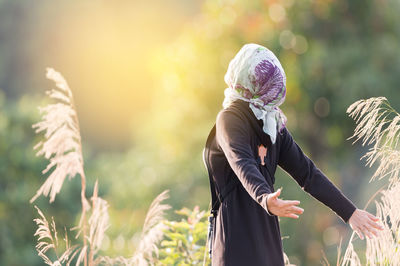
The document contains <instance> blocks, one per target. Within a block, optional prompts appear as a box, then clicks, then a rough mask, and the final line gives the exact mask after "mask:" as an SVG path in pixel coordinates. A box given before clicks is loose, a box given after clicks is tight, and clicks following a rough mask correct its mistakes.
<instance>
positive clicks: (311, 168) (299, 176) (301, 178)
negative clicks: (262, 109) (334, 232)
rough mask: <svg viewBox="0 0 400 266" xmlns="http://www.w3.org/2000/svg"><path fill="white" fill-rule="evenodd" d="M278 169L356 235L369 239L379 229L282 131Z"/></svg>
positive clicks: (287, 133)
mask: <svg viewBox="0 0 400 266" xmlns="http://www.w3.org/2000/svg"><path fill="white" fill-rule="evenodd" d="M278 164H279V166H280V167H282V169H284V170H285V171H286V172H287V173H289V174H290V175H291V176H292V177H293V178H294V179H295V180H296V182H297V183H298V184H299V185H300V186H301V187H302V189H303V190H304V191H306V192H308V193H309V194H311V195H312V196H313V197H314V198H316V199H317V200H319V201H320V202H322V203H323V204H325V205H326V206H328V207H329V208H330V209H332V210H333V211H334V212H336V214H337V215H338V216H339V217H340V218H342V220H343V221H344V222H345V223H348V224H350V226H351V227H352V228H353V230H355V231H356V232H357V234H358V235H359V236H360V238H361V239H362V235H361V232H360V231H363V232H364V233H365V234H366V235H368V236H372V235H371V233H374V234H375V233H376V232H375V230H374V228H377V229H380V225H378V224H377V223H376V221H377V219H376V217H375V216H373V215H372V214H370V213H367V212H366V211H362V210H360V209H358V208H357V207H356V206H355V205H354V203H353V202H352V201H351V200H349V199H348V198H347V197H346V196H345V195H344V194H343V193H342V192H341V191H340V190H339V189H338V188H337V187H336V186H335V185H334V184H333V183H332V182H331V181H330V180H329V179H328V178H327V177H326V176H325V174H324V173H323V172H322V171H321V170H320V169H318V168H317V167H316V165H315V164H314V162H313V161H312V160H311V159H310V158H308V157H307V156H306V155H305V154H304V153H303V151H302V150H301V148H300V147H299V146H298V145H297V143H296V142H295V141H294V139H293V137H292V136H291V134H290V132H289V131H288V130H287V129H286V128H284V129H283V132H282V142H281V147H280V152H279V162H278Z"/></svg>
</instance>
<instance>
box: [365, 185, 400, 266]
mask: <svg viewBox="0 0 400 266" xmlns="http://www.w3.org/2000/svg"><path fill="white" fill-rule="evenodd" d="M381 194H382V197H381V200H380V202H378V201H375V203H376V209H377V217H379V218H380V219H381V220H382V221H383V227H384V230H382V231H380V233H379V237H376V238H372V239H369V238H367V249H366V258H367V262H368V263H369V264H370V265H400V252H399V249H400V233H399V232H400V183H397V184H396V185H394V186H392V187H390V188H389V189H387V190H385V191H384V192H381ZM382 217H383V219H382Z"/></svg>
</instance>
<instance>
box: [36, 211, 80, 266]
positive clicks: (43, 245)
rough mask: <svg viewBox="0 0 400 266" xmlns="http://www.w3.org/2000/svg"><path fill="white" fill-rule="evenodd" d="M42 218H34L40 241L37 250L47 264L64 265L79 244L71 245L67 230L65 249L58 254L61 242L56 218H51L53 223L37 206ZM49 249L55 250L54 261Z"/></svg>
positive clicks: (69, 260) (71, 257)
mask: <svg viewBox="0 0 400 266" xmlns="http://www.w3.org/2000/svg"><path fill="white" fill-rule="evenodd" d="M35 208H36V210H37V212H38V214H39V216H40V218H36V219H34V222H36V224H37V226H38V229H37V230H36V232H35V234H34V236H37V237H38V239H37V241H38V243H37V244H36V250H37V252H38V255H39V256H40V257H41V258H42V259H43V261H44V262H45V263H46V264H47V265H62V264H63V263H67V265H69V263H70V262H71V260H72V259H73V257H74V256H72V253H73V252H74V251H75V250H76V248H77V246H76V245H75V246H71V245H70V243H69V241H68V235H67V232H65V238H64V241H65V251H64V252H63V253H62V254H61V256H59V255H58V248H59V243H58V237H57V229H56V224H55V222H54V218H53V217H52V218H51V224H49V222H48V221H47V219H46V217H45V216H44V214H43V213H42V211H41V210H40V209H39V208H38V207H37V206H35ZM49 250H53V251H54V253H55V255H56V257H57V260H55V261H52V260H51V259H50V258H49V257H48V256H47V255H46V253H47V252H48V251H49Z"/></svg>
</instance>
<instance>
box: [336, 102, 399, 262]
mask: <svg viewBox="0 0 400 266" xmlns="http://www.w3.org/2000/svg"><path fill="white" fill-rule="evenodd" d="M347 113H349V115H350V117H352V118H354V119H355V120H356V123H357V127H356V129H355V130H354V134H353V136H351V137H350V138H349V139H351V138H356V140H355V141H354V142H356V141H358V140H362V145H365V144H367V145H370V144H374V145H373V146H372V148H370V149H369V151H368V152H367V153H366V154H365V155H364V156H363V157H361V158H367V166H369V167H371V166H372V165H373V164H374V163H375V162H377V161H378V164H379V165H378V167H377V170H376V171H375V173H374V175H373V176H372V178H371V179H370V182H371V181H372V180H374V179H375V178H378V179H382V178H384V177H385V176H389V178H388V184H387V189H384V187H386V186H384V187H383V188H381V189H380V190H378V191H377V192H376V193H375V194H374V195H373V196H372V197H371V199H370V200H369V201H368V203H367V205H366V206H368V204H369V202H370V201H371V200H372V199H373V198H374V197H375V196H376V195H377V194H378V192H379V193H380V194H382V195H383V196H382V197H381V199H380V201H375V204H376V209H377V214H376V216H377V217H378V218H379V219H380V220H381V221H383V226H384V230H383V231H380V232H379V233H378V236H377V237H374V238H372V239H370V238H366V244H367V245H366V246H367V247H366V260H367V264H368V265H400V254H399V252H398V250H399V248H400V236H399V232H400V182H399V181H400V180H399V171H400V153H399V146H398V141H399V137H400V114H399V113H398V112H397V111H396V110H395V109H393V108H392V107H391V106H390V104H389V102H388V101H387V99H386V98H385V97H375V98H370V99H366V100H359V101H357V102H355V103H353V104H352V105H351V106H350V107H349V108H348V109H347ZM364 209H366V207H365V208H364ZM354 235H355V234H354V232H353V234H352V236H351V237H350V240H349V245H348V247H347V249H346V252H345V254H344V258H343V263H342V265H351V266H353V265H360V260H359V258H358V256H357V254H356V252H355V251H354V248H353V244H352V239H353V236H354Z"/></svg>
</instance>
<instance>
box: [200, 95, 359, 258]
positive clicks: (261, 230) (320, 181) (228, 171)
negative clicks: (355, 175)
mask: <svg viewBox="0 0 400 266" xmlns="http://www.w3.org/2000/svg"><path fill="white" fill-rule="evenodd" d="M260 144H263V145H264V146H265V147H267V155H266V157H265V165H261V164H260V161H261V160H260V157H259V154H258V153H259V152H258V147H259V145H260ZM208 163H209V165H210V168H211V172H212V175H213V177H214V181H215V183H216V185H217V188H218V189H219V191H221V190H222V189H223V187H224V186H225V185H226V184H227V182H228V180H229V179H232V178H238V179H239V181H240V184H239V185H237V186H236V187H235V189H234V190H232V192H230V194H229V195H228V196H227V197H226V198H225V200H224V202H223V203H222V204H221V206H220V208H219V210H218V214H217V219H216V222H215V233H214V237H213V239H211V241H212V244H213V245H212V246H213V249H212V265H214V266H217V265H218V266H219V265H228V266H234V265H252V266H258V265H260V266H261V265H263V266H264V265H271V266H279V265H284V260H283V247H282V240H281V234H280V227H279V221H278V217H277V216H276V215H273V214H271V213H269V212H268V210H267V202H266V197H267V194H268V193H272V192H274V183H275V177H274V174H275V170H276V167H277V166H278V165H279V166H280V167H281V168H282V169H284V170H285V171H286V172H287V173H288V174H290V175H291V176H292V177H293V178H294V179H295V180H296V182H297V183H298V184H299V185H300V186H301V187H302V189H303V190H304V191H306V192H308V193H309V194H311V195H312V196H313V197H314V198H316V199H317V200H319V201H320V202H322V203H323V204H325V205H326V206H328V207H329V208H331V209H332V210H333V211H335V212H336V214H337V215H338V216H339V217H341V218H342V220H343V221H344V222H345V223H348V219H349V218H350V216H351V215H352V213H353V212H354V210H355V209H356V206H355V205H354V204H353V203H352V202H351V201H350V200H349V199H348V198H347V197H346V196H345V195H343V194H342V192H341V191H340V190H339V189H338V188H337V187H336V186H335V185H334V184H333V183H332V182H331V181H330V180H329V179H328V178H327V177H326V176H325V175H324V174H323V173H322V172H321V171H320V170H319V169H318V168H317V167H316V166H315V164H314V163H313V162H312V161H311V160H310V159H309V158H308V157H307V156H306V155H305V154H304V153H303V152H302V150H301V149H300V147H299V146H298V145H297V144H296V142H295V141H294V140H293V138H292V136H291V135H290V133H289V131H288V130H287V129H286V128H284V129H283V130H282V132H281V133H278V135H277V139H276V142H275V144H273V145H272V143H271V141H270V138H269V136H268V135H267V134H265V133H264V132H263V130H262V121H261V120H257V119H256V117H255V116H254V114H253V112H252V111H251V109H250V107H249V103H247V102H245V101H242V100H236V101H235V102H234V103H232V104H231V105H230V106H229V107H228V108H227V109H223V110H221V111H220V112H219V113H218V115H217V119H216V135H215V137H214V138H213V139H212V141H211V144H210V155H209V161H208Z"/></svg>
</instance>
